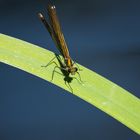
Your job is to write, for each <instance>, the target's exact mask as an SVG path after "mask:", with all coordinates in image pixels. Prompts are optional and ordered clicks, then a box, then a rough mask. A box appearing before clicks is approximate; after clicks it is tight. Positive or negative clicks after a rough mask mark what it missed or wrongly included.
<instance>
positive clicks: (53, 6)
mask: <svg viewBox="0 0 140 140" xmlns="http://www.w3.org/2000/svg"><path fill="white" fill-rule="evenodd" d="M47 9H48V10H55V9H56V7H55V5H52V4H48V8H47Z"/></svg>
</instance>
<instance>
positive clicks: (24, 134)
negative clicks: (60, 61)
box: [0, 0, 140, 140]
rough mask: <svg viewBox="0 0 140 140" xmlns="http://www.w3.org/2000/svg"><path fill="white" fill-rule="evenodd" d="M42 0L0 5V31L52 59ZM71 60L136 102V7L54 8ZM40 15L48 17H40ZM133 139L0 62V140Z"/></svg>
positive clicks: (130, 3)
mask: <svg viewBox="0 0 140 140" xmlns="http://www.w3.org/2000/svg"><path fill="white" fill-rule="evenodd" d="M47 4H48V1H47V0H44V1H43V0H42V1H41V0H30V1H25V0H20V1H19V0H0V32H1V33H3V34H6V35H10V36H13V37H16V38H19V39H22V40H25V41H27V42H30V43H33V44H36V45H39V46H41V47H44V48H46V49H49V50H51V51H53V52H56V53H58V51H57V49H56V47H55V46H54V43H53V41H52V40H51V38H50V36H49V34H48V32H47V31H46V29H45V28H44V26H43V25H42V23H41V22H40V21H39V19H38V17H37V13H38V12H43V13H45V14H46V6H47ZM54 4H55V5H56V8H57V14H58V16H59V19H60V22H61V25H62V30H63V32H64V35H65V38H66V40H67V44H68V47H69V50H70V54H71V57H72V58H73V59H74V60H76V61H77V62H78V63H80V64H82V65H84V66H86V67H88V68H89V69H92V70H93V71H95V72H97V73H98V74H101V75H102V76H104V77H106V78H107V79H109V80H111V81H113V82H115V83H117V84H118V85H120V86H121V87H123V88H125V89H126V90H128V91H130V92H131V93H133V94H134V95H135V96H137V97H138V98H140V94H139V91H140V8H139V7H140V1H139V0H123V1H122V0H86V1H80V0H70V1H65V0H59V1H54ZM46 16H47V14H46ZM31 139H34V140H38V139H40V140H44V139H49V140H50V139H51V140H85V139H86V140H93V139H94V140H102V139H104V140H112V139H113V140H118V139H119V140H138V139H139V136H138V135H137V134H136V133H134V132H133V131H131V130H130V129H128V128H127V127H126V126H124V125H122V124H121V123H119V122H118V121H116V120H115V119H113V118H112V117H110V116H108V115H106V114H105V113H104V112H102V111H100V110H99V109H97V108H95V107H93V106H92V105H90V104H88V103H86V102H85V101H83V100H81V99H79V98H77V97H75V96H73V95H72V94H69V93H68V92H66V91H64V90H63V89H60V88H59V87H56V86H55V85H52V84H50V83H49V82H47V81H44V80H42V79H40V78H38V77H35V76H33V75H30V74H28V73H26V72H24V71H21V70H18V69H16V68H13V67H11V66H8V65H5V64H2V63H0V140H31Z"/></svg>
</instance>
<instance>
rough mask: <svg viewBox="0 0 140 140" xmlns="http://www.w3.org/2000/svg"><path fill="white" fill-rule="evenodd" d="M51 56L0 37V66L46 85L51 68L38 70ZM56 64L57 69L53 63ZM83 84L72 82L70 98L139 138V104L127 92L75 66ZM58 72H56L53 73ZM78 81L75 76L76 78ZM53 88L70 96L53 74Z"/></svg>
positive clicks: (50, 74)
mask: <svg viewBox="0 0 140 140" xmlns="http://www.w3.org/2000/svg"><path fill="white" fill-rule="evenodd" d="M54 56H55V55H54V53H52V52H50V51H48V50H46V49H43V48H40V47H38V46H36V45H33V44H30V43H27V42H25V41H22V40H19V39H15V38H12V37H9V36H6V35H3V34H0V62H3V63H6V64H8V65H11V66H13V67H16V68H19V69H21V70H24V71H26V72H28V73H31V74H33V75H35V76H38V77H40V78H42V79H44V80H47V81H50V80H51V77H52V71H53V70H54V66H55V65H53V64H52V65H50V66H48V67H47V68H42V67H41V66H42V65H46V64H47V63H48V62H49V61H50V60H51V59H52V58H53V57H54ZM55 61H56V63H57V64H58V65H59V63H58V61H57V59H55ZM78 65H79V64H78ZM79 67H80V68H81V69H82V70H83V71H80V75H81V77H82V80H83V81H85V82H84V84H80V83H79V82H78V81H77V80H76V79H73V80H72V82H71V83H70V86H71V87H72V89H73V94H74V95H76V96H78V97H80V98H82V99H83V100H85V101H87V102H89V103H90V104H92V105H94V106H96V107H97V108H99V109H101V110H102V111H104V112H106V113H107V114H109V115H110V116H112V117H113V118H115V119H117V120H118V121H120V122H121V123H123V124H124V125H126V126H127V127H129V128H130V129H132V130H133V131H135V132H136V133H138V134H140V100H139V99H138V98H137V97H135V96H133V95H132V94H130V93H129V92H128V91H126V90H124V89H123V88H121V87H119V86H118V85H116V84H114V83H113V82H111V81H109V80H107V79H105V78H104V77H102V76H100V75H98V74H97V73H95V72H93V71H91V70H89V69H87V68H85V67H83V66H81V65H79ZM57 71H59V72H61V71H60V70H59V69H58V70H57ZM76 77H77V79H78V75H77V76H76ZM52 83H53V84H55V85H57V86H59V87H61V88H63V89H65V90H67V91H69V92H71V90H70V88H68V86H66V84H65V82H64V76H63V75H60V74H58V73H55V76H54V79H53V81H52Z"/></svg>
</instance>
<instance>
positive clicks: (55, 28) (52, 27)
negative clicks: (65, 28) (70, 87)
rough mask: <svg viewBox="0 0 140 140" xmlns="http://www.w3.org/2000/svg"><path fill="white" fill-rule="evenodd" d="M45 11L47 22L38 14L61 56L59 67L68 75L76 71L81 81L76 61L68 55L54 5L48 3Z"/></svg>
mask: <svg viewBox="0 0 140 140" xmlns="http://www.w3.org/2000/svg"><path fill="white" fill-rule="evenodd" d="M47 11H48V16H49V22H47V20H46V19H45V17H44V15H43V14H42V13H39V14H38V16H39V18H40V20H41V21H42V23H43V24H44V26H45V27H46V28H47V30H48V32H49V34H50V36H51V37H52V39H53V41H54V43H55V45H56V47H57V48H58V50H59V52H60V54H61V55H62V56H63V59H64V62H62V61H61V66H60V67H59V68H60V69H61V70H63V71H65V72H67V74H68V75H69V74H71V75H75V74H76V73H77V74H78V75H79V78H80V81H81V77H80V74H79V72H78V70H79V69H78V68H77V67H75V66H74V64H76V63H75V62H73V61H72V59H71V57H70V55H69V50H68V47H67V44H66V41H65V38H64V35H63V33H62V30H61V26H60V23H59V20H58V17H57V14H56V7H55V6H54V5H51V4H49V5H48V7H47ZM47 66H48V65H47ZM56 67H58V66H56Z"/></svg>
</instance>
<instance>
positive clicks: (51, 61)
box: [41, 56, 57, 67]
mask: <svg viewBox="0 0 140 140" xmlns="http://www.w3.org/2000/svg"><path fill="white" fill-rule="evenodd" d="M55 58H56V56H55V57H54V58H53V59H51V60H50V62H49V63H48V64H47V65H45V66H41V67H48V66H49V65H51V64H52V63H54V64H56V62H54V61H53V60H54V59H55ZM56 65H57V64H56Z"/></svg>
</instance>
